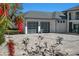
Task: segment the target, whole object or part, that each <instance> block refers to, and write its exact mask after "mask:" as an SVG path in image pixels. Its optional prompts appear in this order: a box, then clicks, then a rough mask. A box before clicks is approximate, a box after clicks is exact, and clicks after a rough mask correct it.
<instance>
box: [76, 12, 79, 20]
mask: <svg viewBox="0 0 79 59" xmlns="http://www.w3.org/2000/svg"><path fill="white" fill-rule="evenodd" d="M76 20H79V12H76Z"/></svg>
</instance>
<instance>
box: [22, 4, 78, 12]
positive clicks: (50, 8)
mask: <svg viewBox="0 0 79 59" xmlns="http://www.w3.org/2000/svg"><path fill="white" fill-rule="evenodd" d="M78 5H79V3H24V4H23V12H27V11H45V12H54V11H64V10H67V9H69V8H72V7H74V6H78Z"/></svg>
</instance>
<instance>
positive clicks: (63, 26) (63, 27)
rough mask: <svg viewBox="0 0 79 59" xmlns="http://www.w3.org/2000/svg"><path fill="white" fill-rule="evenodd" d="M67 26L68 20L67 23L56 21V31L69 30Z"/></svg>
mask: <svg viewBox="0 0 79 59" xmlns="http://www.w3.org/2000/svg"><path fill="white" fill-rule="evenodd" d="M66 27H67V24H66V21H65V23H61V22H59V23H58V22H56V32H66V31H67V29H66Z"/></svg>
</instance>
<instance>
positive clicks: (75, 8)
mask: <svg viewBox="0 0 79 59" xmlns="http://www.w3.org/2000/svg"><path fill="white" fill-rule="evenodd" d="M74 10H79V5H78V6H75V7H72V8H69V9H68V10H65V11H74Z"/></svg>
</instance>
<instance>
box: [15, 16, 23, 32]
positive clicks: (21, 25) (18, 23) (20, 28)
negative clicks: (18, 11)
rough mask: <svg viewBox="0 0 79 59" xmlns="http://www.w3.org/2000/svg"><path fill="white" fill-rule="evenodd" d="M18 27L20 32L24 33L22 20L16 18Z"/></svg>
mask: <svg viewBox="0 0 79 59" xmlns="http://www.w3.org/2000/svg"><path fill="white" fill-rule="evenodd" d="M16 25H17V28H18V32H23V20H22V19H21V17H20V18H16Z"/></svg>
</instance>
